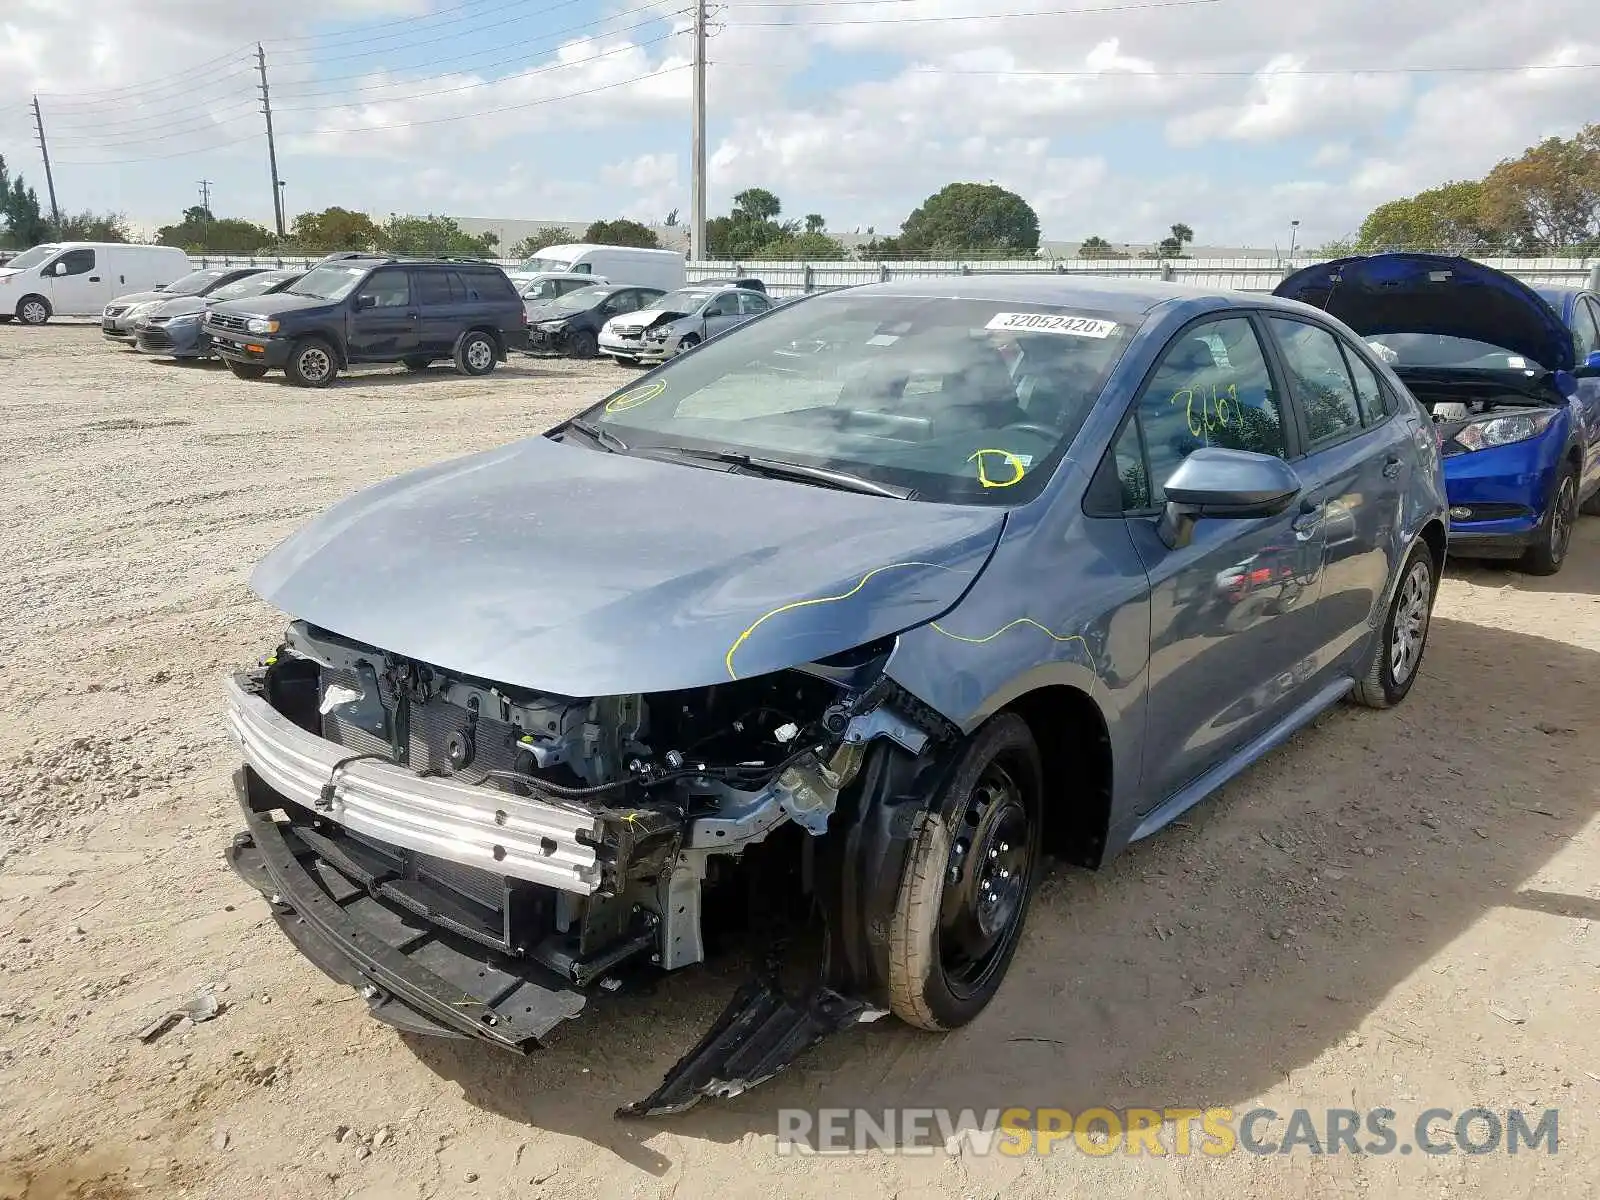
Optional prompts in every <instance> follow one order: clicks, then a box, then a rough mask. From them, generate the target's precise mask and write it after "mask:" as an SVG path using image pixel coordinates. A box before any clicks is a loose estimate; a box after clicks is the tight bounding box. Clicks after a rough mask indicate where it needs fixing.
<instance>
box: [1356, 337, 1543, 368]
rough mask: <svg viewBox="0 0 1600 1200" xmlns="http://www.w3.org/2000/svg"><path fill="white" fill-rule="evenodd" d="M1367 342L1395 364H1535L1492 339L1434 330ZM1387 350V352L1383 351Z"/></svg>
mask: <svg viewBox="0 0 1600 1200" xmlns="http://www.w3.org/2000/svg"><path fill="white" fill-rule="evenodd" d="M1367 342H1368V344H1369V345H1371V346H1374V347H1376V348H1378V353H1379V354H1380V355H1382V356H1383V357H1384V358H1386V359H1388V360H1389V362H1390V363H1391V364H1392V365H1393V366H1396V367H1451V368H1456V369H1458V370H1483V371H1520V370H1525V369H1529V368H1536V367H1537V366H1538V365H1539V364H1538V363H1536V362H1534V361H1533V360H1532V359H1528V358H1524V357H1522V355H1520V354H1517V353H1515V352H1514V351H1511V350H1507V349H1506V348H1505V347H1503V346H1496V345H1494V344H1493V343H1492V342H1478V341H1474V340H1473V339H1471V338H1458V337H1444V336H1442V335H1440V334H1435V333H1384V334H1379V335H1378V336H1376V337H1372V338H1368V339H1367ZM1385 350H1387V351H1388V352H1389V353H1387V354H1385V353H1384V351H1385Z"/></svg>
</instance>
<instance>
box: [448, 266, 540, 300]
mask: <svg viewBox="0 0 1600 1200" xmlns="http://www.w3.org/2000/svg"><path fill="white" fill-rule="evenodd" d="M458 288H459V289H460V290H459V291H457V289H458ZM450 294H451V296H452V297H453V298H454V299H455V301H456V303H457V304H466V303H468V302H471V301H476V300H481V299H482V298H483V297H482V295H481V293H480V290H479V288H478V281H477V280H476V279H474V278H473V277H472V276H471V275H470V274H467V273H463V272H461V271H451V272H450ZM533 298H535V297H530V299H533ZM537 298H540V299H546V298H547V297H543V296H539V297H537Z"/></svg>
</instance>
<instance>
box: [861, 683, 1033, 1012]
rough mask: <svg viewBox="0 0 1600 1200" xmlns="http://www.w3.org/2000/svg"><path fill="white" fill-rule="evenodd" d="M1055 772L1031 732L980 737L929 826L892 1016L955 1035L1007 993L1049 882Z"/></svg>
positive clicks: (918, 860) (911, 883)
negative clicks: (1029, 920)
mask: <svg viewBox="0 0 1600 1200" xmlns="http://www.w3.org/2000/svg"><path fill="white" fill-rule="evenodd" d="M1043 791H1044V772H1043V768H1042V767H1041V765H1040V760H1039V749H1038V747H1037V746H1036V745H1035V744H1034V740H1033V735H1032V733H1030V732H1029V730H1028V725H1027V723H1026V722H1025V721H1023V720H1022V718H1021V717H1019V716H1017V715H1016V714H1014V713H1002V714H1001V715H1000V716H998V717H995V718H994V719H993V720H991V721H990V722H989V723H988V724H987V725H985V726H984V727H983V728H982V729H980V730H979V731H978V732H977V733H976V734H974V735H973V737H972V738H971V739H970V740H969V741H968V743H967V745H966V747H965V748H964V749H963V750H962V752H961V756H960V758H959V759H958V760H957V762H956V764H955V767H954V768H953V770H952V771H951V773H950V775H949V776H948V777H947V779H946V780H945V782H944V783H943V784H942V785H941V786H940V788H939V790H938V792H937V793H936V794H935V795H934V797H933V799H932V801H931V802H930V804H929V806H928V809H927V811H925V812H923V813H922V814H921V815H920V816H919V818H918V823H917V825H916V828H915V832H914V834H913V836H912V842H911V851H910V854H909V855H908V857H907V860H906V868H905V874H904V875H903V876H902V877H901V880H900V893H899V897H898V899H897V901H896V903H895V909H894V915H893V918H892V921H891V926H890V930H889V980H888V982H889V1006H890V1008H891V1009H892V1010H893V1011H894V1014H895V1016H897V1017H899V1018H900V1019H901V1020H902V1021H905V1022H906V1023H907V1024H910V1025H915V1026H916V1027H918V1028H919V1029H932V1030H941V1029H955V1028H958V1027H959V1026H962V1025H965V1024H966V1023H967V1022H968V1021H970V1020H972V1019H973V1018H974V1017H976V1016H977V1015H978V1014H979V1013H980V1012H982V1011H983V1010H984V1008H985V1007H986V1006H987V1005H988V1003H989V1001H990V1000H992V999H993V998H994V995H995V993H996V992H998V991H999V990H1000V982H1001V980H1003V979H1004V978H1005V974H1006V969H1007V968H1008V967H1009V966H1010V965H1011V957H1012V955H1013V954H1014V953H1015V951H1016V948H1017V942H1018V940H1019V938H1020V937H1021V934H1022V924H1023V920H1024V918H1025V917H1026V916H1027V911H1028V901H1029V899H1030V898H1031V896H1032V892H1033V886H1034V882H1035V879H1036V877H1037V875H1038V873H1039V847H1040V843H1041V839H1040V816H1041V803H1040V801H1041V797H1042V795H1043Z"/></svg>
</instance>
